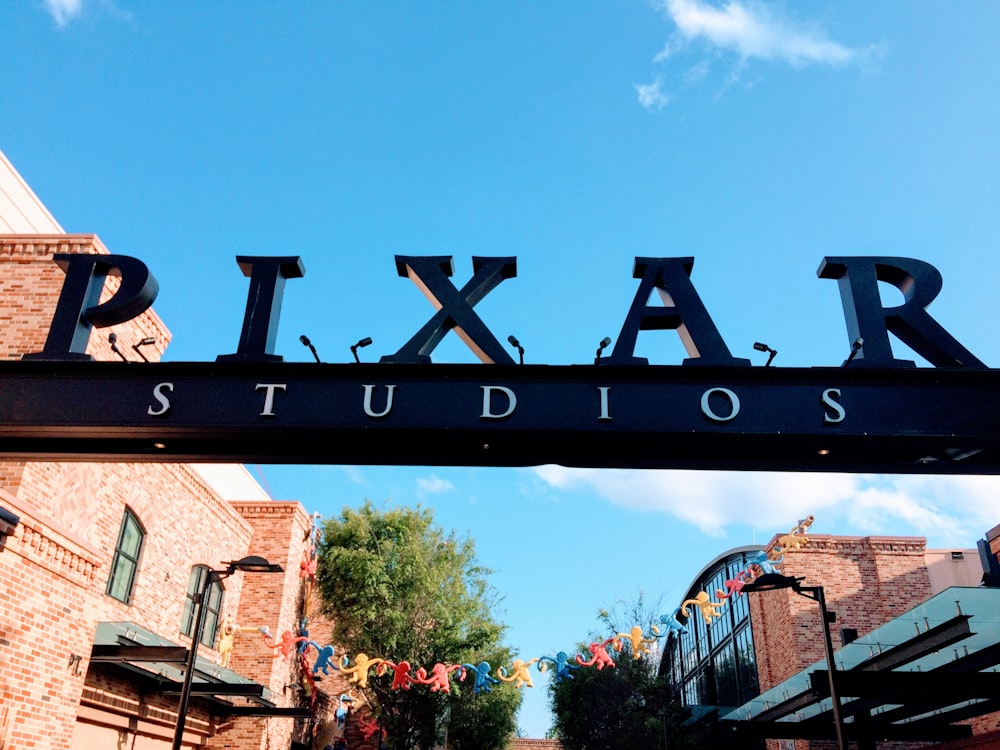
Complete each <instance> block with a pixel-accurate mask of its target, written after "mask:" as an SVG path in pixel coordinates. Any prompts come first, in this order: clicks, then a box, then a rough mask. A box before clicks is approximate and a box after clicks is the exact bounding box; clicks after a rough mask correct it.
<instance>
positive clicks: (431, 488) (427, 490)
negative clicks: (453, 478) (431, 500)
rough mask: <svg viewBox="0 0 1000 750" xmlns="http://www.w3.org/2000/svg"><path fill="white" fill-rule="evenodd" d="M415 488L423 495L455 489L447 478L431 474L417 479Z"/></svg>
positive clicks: (437, 493)
mask: <svg viewBox="0 0 1000 750" xmlns="http://www.w3.org/2000/svg"><path fill="white" fill-rule="evenodd" d="M417 488H418V489H419V490H420V492H421V493H422V494H425V495H440V494H442V493H444V492H452V491H453V490H454V489H455V485H453V484H452V483H451V482H449V481H448V480H447V479H442V478H441V477H439V476H437V475H434V474H432V475H431V476H429V477H420V478H419V479H417Z"/></svg>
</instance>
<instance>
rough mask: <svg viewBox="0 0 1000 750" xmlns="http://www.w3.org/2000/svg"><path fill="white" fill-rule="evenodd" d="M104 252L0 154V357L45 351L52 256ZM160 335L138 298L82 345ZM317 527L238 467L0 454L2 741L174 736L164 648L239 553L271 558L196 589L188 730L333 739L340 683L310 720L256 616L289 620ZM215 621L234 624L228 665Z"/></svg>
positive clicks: (152, 741) (203, 741)
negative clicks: (131, 315)
mask: <svg viewBox="0 0 1000 750" xmlns="http://www.w3.org/2000/svg"><path fill="white" fill-rule="evenodd" d="M107 252H108V250H107V249H106V248H105V247H104V246H103V244H102V243H101V241H100V240H99V239H98V238H97V237H96V236H95V235H68V234H65V233H63V231H62V228H61V227H60V226H59V225H58V223H57V222H56V221H55V219H54V218H53V217H52V216H51V215H50V214H49V212H48V211H47V210H46V209H45V207H44V205H42V203H41V202H40V201H39V200H38V199H37V197H36V196H35V195H34V194H33V193H32V191H31V190H30V188H29V187H28V186H27V185H26V184H25V183H24V182H23V180H21V178H20V177H19V176H18V175H17V172H16V171H15V170H14V169H13V167H12V166H11V165H10V164H9V162H8V161H7V160H6V158H5V157H4V156H3V154H2V153H0V358H2V359H8V360H17V359H20V358H21V357H22V355H24V354H25V353H30V352H38V351H41V349H42V348H43V346H44V344H45V337H46V334H47V331H48V327H49V322H50V321H51V319H52V316H53V312H54V310H55V305H56V300H57V298H58V295H59V291H60V289H61V287H62V282H63V277H64V274H63V272H62V271H61V270H60V268H59V266H58V265H57V264H56V263H55V262H54V260H53V256H54V255H55V254H56V253H98V254H106V253H107ZM114 283H115V280H114V279H109V281H108V286H107V288H106V289H105V296H108V295H110V293H111V291H112V289H113V285H114ZM109 334H114V335H115V337H116V343H115V345H114V346H113V345H112V342H111V340H110V337H109ZM169 341H170V332H169V331H168V329H167V328H166V326H165V325H164V323H163V322H162V321H161V320H160V319H159V317H158V316H157V315H156V313H155V312H153V311H152V310H149V311H147V312H146V313H144V314H143V315H141V316H140V317H138V318H135V319H133V320H130V321H128V322H126V323H123V324H120V325H117V326H113V327H111V328H106V329H100V330H99V331H98V330H95V331H94V332H93V334H92V335H91V336H90V341H89V344H88V347H87V352H88V353H89V354H90V355H91V356H93V357H94V359H96V360H108V361H114V362H118V360H119V355H118V354H117V353H116V352H115V351H114V348H115V347H117V348H118V349H119V350H124V351H128V352H130V353H131V351H132V347H133V345H140V346H141V347H142V356H143V357H145V358H148V359H149V360H150V361H156V360H158V359H159V357H160V356H161V355H162V353H163V352H164V350H165V349H166V346H167V344H168V343H169ZM141 342H145V343H141ZM136 351H138V350H136ZM132 359H138V357H133V358H132ZM120 366H123V367H125V366H127V367H141V366H142V364H141V363H135V364H127V365H126V364H120ZM66 408H67V409H72V404H67V407H66ZM312 525H313V519H312V518H311V517H310V515H309V514H308V513H307V512H306V511H305V509H304V508H303V507H302V506H301V505H300V504H299V503H296V502H278V501H274V500H272V499H271V498H269V497H268V496H267V495H266V493H264V492H263V491H262V490H261V488H260V487H259V486H258V485H257V483H256V482H254V481H253V480H252V479H251V477H250V476H249V474H248V473H247V472H246V470H245V469H244V468H243V467H240V466H218V465H216V466H205V467H200V466H194V465H186V464H158V463H130V464H110V463H86V462H24V461H3V462H0V750H33V749H36V748H37V749H40V750H42V749H43V750H64V749H68V748H87V750H102V749H103V748H108V749H109V750H110V749H111V748H121V747H129V748H135V749H136V750H138V749H139V748H145V749H147V750H155V749H156V748H166V747H170V744H171V740H172V737H173V733H174V727H175V724H176V722H177V718H178V716H177V708H178V692H179V686H180V681H181V678H182V675H183V664H182V663H181V661H182V660H179V659H177V658H173V659H166V658H163V657H164V654H166V653H167V652H166V651H164V650H163V649H169V648H171V647H174V649H173V652H172V653H174V655H175V657H176V653H177V652H178V651H180V650H182V649H183V650H184V651H186V650H187V649H188V648H189V647H190V646H191V634H192V632H193V629H194V628H193V613H194V611H195V605H194V601H195V597H194V594H195V593H196V592H198V591H200V590H201V587H202V586H203V584H204V582H205V578H206V575H207V572H208V571H209V570H218V569H220V567H221V568H224V567H225V565H224V563H226V562H227V561H236V560H240V559H241V558H244V557H246V556H248V555H257V556H261V557H264V558H266V559H267V560H268V561H270V562H271V563H276V564H278V565H280V566H281V567H282V568H283V572H281V573H267V574H265V573H251V572H246V573H244V572H236V573H235V574H233V575H231V576H229V577H227V578H225V580H222V581H219V582H215V583H212V584H211V585H210V587H209V588H208V592H209V596H208V598H207V600H206V610H207V614H206V620H205V622H206V625H205V632H204V634H203V637H202V639H201V644H202V645H201V646H200V649H199V653H200V656H199V661H198V664H197V668H196V672H195V682H196V688H198V692H197V693H196V694H195V696H194V697H193V699H192V701H191V704H190V706H189V711H188V713H187V717H186V729H185V735H184V744H185V746H186V747H204V748H219V749H221V748H240V749H241V750H244V749H246V750H252V749H254V748H261V749H262V750H263V749H264V748H268V749H274V748H290V747H309V746H311V742H312V739H313V736H314V735H315V739H316V741H320V740H322V741H323V742H324V743H325V742H328V741H331V738H332V734H333V731H334V730H333V728H332V726H331V725H332V722H331V721H330V716H329V713H330V712H332V708H333V706H332V702H331V698H330V696H332V695H334V694H336V693H337V692H338V688H340V687H341V686H339V685H337V683H336V682H334V681H330V683H328V684H327V683H324V688H325V691H326V693H328V694H329V695H321V696H320V700H319V703H318V705H319V707H320V711H319V712H318V713H315V712H314V714H313V718H295V717H294V716H292V715H290V714H291V711H292V710H294V709H303V708H304V707H307V706H308V705H309V704H310V700H309V696H308V693H309V692H310V689H311V688H310V687H309V686H307V684H306V683H307V682H308V681H307V680H305V679H303V675H302V674H301V673H300V669H299V667H298V664H297V662H296V660H295V658H294V655H293V657H292V658H288V659H286V658H283V657H282V656H281V655H280V652H277V654H278V656H277V658H275V656H276V651H275V649H273V648H271V647H269V645H268V644H269V643H272V642H273V641H266V640H265V637H264V635H263V634H262V633H261V632H259V630H258V628H260V627H266V628H268V630H269V632H270V633H272V634H274V636H275V638H277V637H278V635H279V634H282V633H285V632H290V633H297V632H298V628H299V626H300V623H301V618H302V617H303V615H304V609H303V608H304V606H305V602H304V591H305V585H306V583H307V579H304V578H302V577H300V563H301V562H302V561H303V559H304V556H307V555H308V554H309V550H310V544H311V539H312V536H311V532H312ZM226 626H228V627H229V629H230V631H232V629H233V628H235V627H236V626H239V627H240V628H242V631H241V632H236V633H234V636H233V640H234V643H235V646H234V648H233V649H232V652H231V660H229V662H228V665H227V667H223V666H222V662H224V661H225V660H226V659H225V657H226V654H223V653H220V651H219V650H218V649H219V648H220V647H221V644H222V643H223V641H221V640H220V638H221V636H222V632H221V630H222V629H223V628H224V627H226ZM314 637H318V635H317V636H314ZM154 649H159V650H158V651H156V656H157V659H162V660H154V659H153V658H152V657H151V656H150V654H152V653H153V650H154ZM226 650H228V648H227V649H226ZM299 713H306V712H304V711H301V710H300V711H299ZM322 746H323V745H322V744H320V745H319V747H322Z"/></svg>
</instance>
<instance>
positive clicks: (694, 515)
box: [534, 466, 1000, 546]
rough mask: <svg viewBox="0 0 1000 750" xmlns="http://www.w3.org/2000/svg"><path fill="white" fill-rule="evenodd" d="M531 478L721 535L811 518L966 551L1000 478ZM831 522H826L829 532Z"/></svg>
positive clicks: (984, 525)
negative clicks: (750, 522)
mask: <svg viewBox="0 0 1000 750" xmlns="http://www.w3.org/2000/svg"><path fill="white" fill-rule="evenodd" d="M534 472H535V473H536V475H537V476H538V477H539V478H540V479H541V480H542V481H543V482H545V483H546V484H547V485H549V486H550V487H552V488H554V489H557V490H561V491H566V492H569V491H579V490H583V491H590V492H593V493H595V494H596V495H598V496H600V497H602V498H604V499H605V500H607V501H609V502H611V503H613V504H614V505H617V506H620V507H622V508H626V509H629V510H634V511H646V512H659V513H667V514H669V515H672V516H674V517H676V518H678V519H680V520H682V521H685V522H687V523H690V524H692V525H693V526H695V527H697V528H698V529H699V530H700V531H701V532H703V533H705V534H708V535H712V536H721V535H723V534H724V533H725V531H726V527H728V526H732V525H735V524H743V523H746V522H747V519H748V518H752V519H753V523H754V525H755V526H757V527H758V528H764V529H772V528H773V529H775V530H780V529H782V528H783V527H784V526H786V525H787V524H788V522H789V519H792V520H793V521H794V520H795V519H797V518H801V517H803V516H805V515H807V514H809V513H814V514H817V515H820V514H822V515H823V516H824V517H825V518H827V519H830V520H831V521H834V520H835V521H836V525H837V526H838V528H841V529H844V530H845V533H856V534H886V535H893V534H902V535H910V534H918V535H922V536H926V537H928V540H929V543H930V544H931V545H932V546H933V545H942V546H971V545H972V544H974V542H975V540H976V539H978V538H980V537H981V536H982V535H983V533H984V532H985V531H986V530H987V529H989V528H991V527H993V526H995V525H996V523H997V521H998V520H1000V478H997V477H926V476H892V477H884V476H866V475H848V474H822V475H818V474H795V473H787V474H786V473H783V474H774V473H766V472H745V473H737V472H711V471H703V472H695V471H639V470H629V469H621V470H613V471H607V470H600V471H599V470H595V469H570V468H566V467H562V466H541V467H538V468H536V469H534ZM832 525H833V524H832V523H829V524H824V526H826V527H827V528H830V526H832Z"/></svg>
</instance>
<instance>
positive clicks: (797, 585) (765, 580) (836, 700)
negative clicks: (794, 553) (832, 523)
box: [743, 573, 847, 750]
mask: <svg viewBox="0 0 1000 750" xmlns="http://www.w3.org/2000/svg"><path fill="white" fill-rule="evenodd" d="M802 580H803V579H802V578H795V577H793V576H783V575H780V574H778V573H765V574H764V575H762V576H758V577H757V578H755V579H754V580H753V581H751V582H750V583H747V584H744V586H743V592H744V593H746V592H754V591H776V590H778V589H791V590H792V591H794V592H795V593H796V594H798V595H799V596H804V597H805V598H806V599H812V600H813V601H814V602H816V603H817V604H819V614H820V618H821V619H822V621H823V645H824V646H825V648H826V673H827V675H828V676H829V678H830V703H831V704H832V709H833V726H834V732H835V734H836V738H837V750H847V745H846V744H845V743H844V722H843V719H842V717H841V715H840V696H839V695H838V694H837V682H836V680H835V679H834V672H835V671H836V669H837V668H836V665H835V664H834V661H833V640H832V639H831V638H830V622H831V619H830V612H829V611H828V610H827V608H826V595H825V594H824V592H823V587H822V586H803V585H802Z"/></svg>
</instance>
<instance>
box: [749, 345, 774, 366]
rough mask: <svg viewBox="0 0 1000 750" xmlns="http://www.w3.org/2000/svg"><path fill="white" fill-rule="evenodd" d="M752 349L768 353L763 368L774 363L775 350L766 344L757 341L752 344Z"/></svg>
mask: <svg viewBox="0 0 1000 750" xmlns="http://www.w3.org/2000/svg"><path fill="white" fill-rule="evenodd" d="M753 348H754V349H755V350H756V351H758V352H767V353H768V358H767V362H765V363H764V367H769V366H770V365H771V363H772V362H773V361H774V356H775V355H776V354H777V353H778V350H777V349H772V348H771V347H769V346H768V345H767V344H762V343H760V342H759V341H755V342H753Z"/></svg>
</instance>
